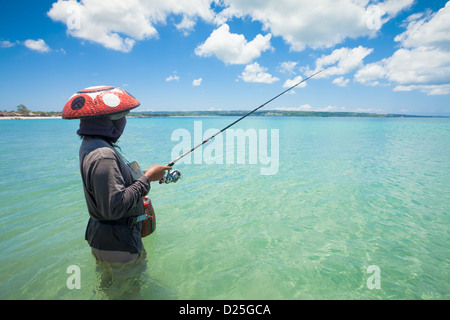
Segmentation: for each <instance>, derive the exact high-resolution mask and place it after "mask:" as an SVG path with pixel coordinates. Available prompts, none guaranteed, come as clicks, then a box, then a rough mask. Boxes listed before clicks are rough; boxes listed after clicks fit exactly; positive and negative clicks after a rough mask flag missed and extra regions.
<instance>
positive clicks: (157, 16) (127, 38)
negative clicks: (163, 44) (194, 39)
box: [47, 0, 214, 52]
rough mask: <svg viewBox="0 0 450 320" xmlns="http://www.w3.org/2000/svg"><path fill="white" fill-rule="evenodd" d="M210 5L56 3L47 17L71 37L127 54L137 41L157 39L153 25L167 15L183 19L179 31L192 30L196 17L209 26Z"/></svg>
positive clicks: (194, 1) (99, 0) (195, 0)
mask: <svg viewBox="0 0 450 320" xmlns="http://www.w3.org/2000/svg"><path fill="white" fill-rule="evenodd" d="M210 4H211V1H210V0H190V1H184V0H165V1H145V0H127V1H120V0H83V1H82V2H77V1H75V0H58V1H57V2H55V3H53V5H52V8H51V9H50V10H49V11H48V13H47V14H48V16H49V17H50V18H51V19H53V20H54V21H59V22H62V23H64V24H66V26H67V33H68V34H70V35H71V36H73V37H77V38H80V39H83V40H89V41H92V42H95V43H99V44H101V45H103V46H104V47H106V48H109V49H113V50H118V51H122V52H129V51H130V50H131V49H132V48H133V46H134V44H135V43H136V41H140V40H144V39H149V38H153V37H157V36H158V32H157V30H156V28H155V25H156V24H158V23H161V24H164V23H166V20H167V18H168V16H170V15H180V16H181V17H182V20H181V22H180V23H178V24H177V25H176V27H177V28H178V29H179V30H181V31H186V30H188V31H189V30H192V28H193V25H194V24H195V19H196V18H197V17H199V18H201V19H203V20H204V21H207V22H211V21H212V20H213V18H214V13H213V12H212V10H211V9H210Z"/></svg>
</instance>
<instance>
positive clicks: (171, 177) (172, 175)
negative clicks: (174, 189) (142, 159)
mask: <svg viewBox="0 0 450 320" xmlns="http://www.w3.org/2000/svg"><path fill="white" fill-rule="evenodd" d="M127 165H128V167H129V168H130V169H131V171H130V172H131V175H132V177H133V179H134V180H137V179H139V178H140V177H142V176H143V175H144V172H143V171H142V170H141V168H140V167H139V165H138V164H137V162H136V161H133V162H131V163H130V162H128V161H127ZM180 179H181V172H180V171H178V170H176V169H174V170H170V171H167V173H166V174H165V175H164V178H162V179H161V180H159V184H163V183H166V184H168V183H175V182H177V181H178V180H180Z"/></svg>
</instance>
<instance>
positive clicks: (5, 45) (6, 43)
mask: <svg viewBox="0 0 450 320" xmlns="http://www.w3.org/2000/svg"><path fill="white" fill-rule="evenodd" d="M15 45H16V44H15V43H14V42H11V41H9V40H1V41H0V48H11V47H14V46H15Z"/></svg>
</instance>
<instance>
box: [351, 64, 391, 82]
mask: <svg viewBox="0 0 450 320" xmlns="http://www.w3.org/2000/svg"><path fill="white" fill-rule="evenodd" d="M385 75H386V71H385V69H384V67H383V66H382V65H381V64H380V63H370V64H368V65H366V66H364V67H363V68H361V69H359V70H358V71H357V72H356V73H355V80H356V81H357V82H359V83H362V84H365V85H369V86H376V85H379V84H380V82H379V81H378V80H379V79H381V78H383V77H384V76H385Z"/></svg>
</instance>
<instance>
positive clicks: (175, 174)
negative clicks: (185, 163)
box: [159, 65, 331, 184]
mask: <svg viewBox="0 0 450 320" xmlns="http://www.w3.org/2000/svg"><path fill="white" fill-rule="evenodd" d="M329 67H331V65H330V66H328V67H325V68H323V69H321V70H319V71H317V72H315V73H313V74H312V75H310V76H309V77H307V78H305V79H303V80H301V81H299V82H297V83H296V84H294V85H293V86H292V87H289V88H287V89H286V90H284V91H283V92H281V93H279V94H277V95H276V96H275V97H273V98H272V99H270V100H267V101H266V102H264V103H263V104H262V105H260V106H259V107H257V108H255V109H253V110H252V111H250V112H249V113H247V114H245V115H243V116H242V117H240V118H239V119H237V120H236V121H234V122H233V123H230V124H229V125H228V126H226V127H225V128H223V129H222V130H220V131H218V132H216V133H215V134H213V135H212V136H211V137H209V138H207V139H205V140H203V141H202V142H200V143H199V144H198V145H196V146H195V147H193V148H192V149H191V150H189V151H186V152H185V153H183V154H182V155H181V156H179V157H178V158H176V159H174V160H172V161H171V162H169V163H168V164H167V166H169V167H173V165H174V164H175V163H176V162H177V161H178V160H180V159H182V158H184V157H185V156H187V155H188V154H190V153H191V152H193V151H194V150H195V149H197V148H198V147H200V146H202V145H204V144H205V143H206V142H208V141H210V140H211V139H213V138H214V137H215V136H217V135H219V134H221V133H222V132H224V131H225V130H227V129H228V128H230V127H231V126H233V125H235V124H236V123H238V122H239V121H241V120H243V119H244V118H246V117H248V116H249V115H251V114H252V113H254V112H255V111H258V110H259V109H261V108H262V107H264V106H265V105H267V104H269V103H270V102H272V101H273V100H275V99H277V98H279V97H280V96H282V95H283V94H285V93H286V92H288V91H290V90H292V89H294V88H295V87H297V86H298V85H300V84H302V83H303V82H305V81H306V80H309V79H311V78H312V77H314V76H316V75H318V74H319V73H321V72H322V71H325V70H326V69H328V68H329ZM180 178H181V173H180V171H178V170H176V169H175V170H171V171H168V172H167V173H166V175H165V176H164V178H162V179H161V180H160V181H159V183H160V184H162V183H171V182H177V181H178V180H179V179H180Z"/></svg>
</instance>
